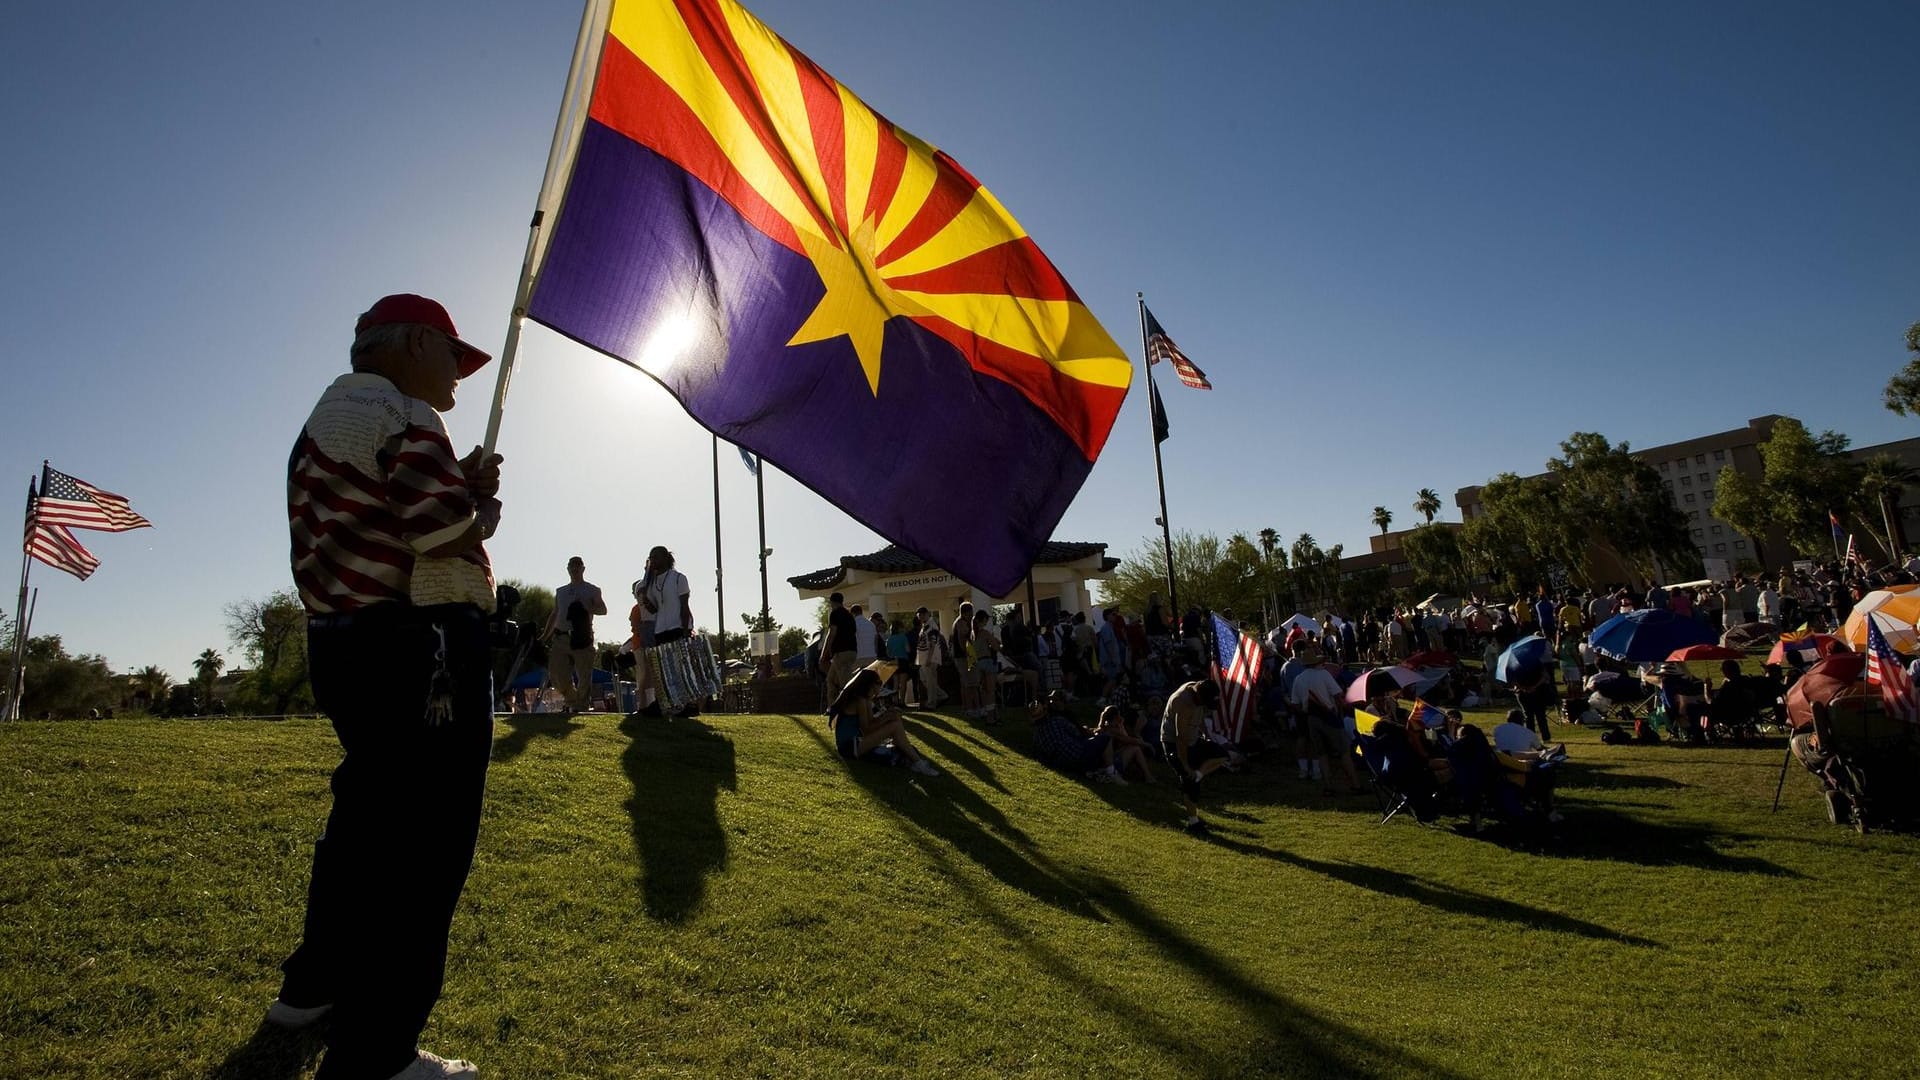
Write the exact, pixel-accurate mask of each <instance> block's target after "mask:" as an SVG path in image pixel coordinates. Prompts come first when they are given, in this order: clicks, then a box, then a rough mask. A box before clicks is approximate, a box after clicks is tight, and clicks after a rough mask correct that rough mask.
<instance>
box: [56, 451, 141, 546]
mask: <svg viewBox="0 0 1920 1080" xmlns="http://www.w3.org/2000/svg"><path fill="white" fill-rule="evenodd" d="M40 520H42V521H44V522H46V523H48V524H50V525H66V526H69V527H71V528H75V529H99V530H100V531H101V532H126V531H127V530H128V529H146V528H151V527H152V526H153V522H151V521H148V520H147V519H146V518H143V517H141V516H140V515H139V514H136V513H134V512H133V507H132V506H130V505H128V503H127V500H126V499H124V498H122V497H121V496H119V495H115V494H114V493H113V492H111V491H102V490H100V489H99V488H97V487H94V486H93V485H92V484H89V483H87V482H86V481H85V480H81V479H78V478H76V477H72V476H68V475H67V474H66V473H63V472H61V471H60V470H59V469H56V468H54V467H53V466H51V465H44V466H42V467H41V470H40Z"/></svg>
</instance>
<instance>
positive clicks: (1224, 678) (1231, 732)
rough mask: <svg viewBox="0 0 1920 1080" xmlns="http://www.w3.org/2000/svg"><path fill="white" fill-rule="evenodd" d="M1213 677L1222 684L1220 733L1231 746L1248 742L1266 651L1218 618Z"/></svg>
mask: <svg viewBox="0 0 1920 1080" xmlns="http://www.w3.org/2000/svg"><path fill="white" fill-rule="evenodd" d="M1213 641H1214V649H1215V657H1214V666H1213V677H1214V678H1215V679H1218V680H1219V682H1220V731H1221V734H1223V735H1225V736H1226V738H1227V741H1228V742H1232V743H1238V742H1240V741H1241V740H1242V739H1244V738H1246V735H1247V726H1248V725H1249V724H1251V723H1253V705H1254V697H1255V694H1256V692H1257V691H1256V689H1255V686H1256V684H1257V683H1258V682H1259V681H1260V661H1261V658H1262V656H1263V655H1264V654H1265V652H1266V650H1264V649H1262V648H1261V647H1260V643H1259V642H1258V641H1255V640H1254V639H1253V638H1251V637H1249V636H1247V635H1246V634H1243V633H1241V632H1240V631H1239V630H1237V629H1235V628H1234V626H1233V624H1232V623H1230V622H1228V621H1227V620H1225V619H1223V618H1221V617H1220V616H1218V615H1215V616H1214V617H1213Z"/></svg>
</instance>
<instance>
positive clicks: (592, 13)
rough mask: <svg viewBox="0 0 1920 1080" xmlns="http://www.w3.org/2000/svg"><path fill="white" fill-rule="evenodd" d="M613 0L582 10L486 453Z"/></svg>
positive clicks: (496, 436)
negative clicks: (596, 46)
mask: <svg viewBox="0 0 1920 1080" xmlns="http://www.w3.org/2000/svg"><path fill="white" fill-rule="evenodd" d="M607 4H608V0H586V3H585V4H584V5H582V8H581V11H580V32H579V35H578V36H577V37H575V38H574V41H573V62H572V64H571V65H570V66H569V67H568V68H567V83H566V88H565V89H564V90H563V91H562V92H561V95H560V115H559V116H557V117H555V118H554V122H553V141H552V143H551V144H550V145H549V146H548V147H547V172H546V175H545V176H544V177H543V178H542V179H541V181H540V197H539V198H538V199H537V200H535V203H534V209H533V220H532V221H530V222H528V223H527V253H526V255H525V256H524V257H523V258H522V259H521V260H520V284H519V285H518V286H517V287H515V289H514V292H513V311H512V312H511V313H510V314H509V316H508V318H507V342H506V344H505V345H504V346H502V347H501V349H500V370H499V372H498V373H497V374H496V375H495V377H494V384H493V412H492V413H491V414H489V415H488V417H487V438H486V442H485V443H484V446H485V448H486V453H488V454H491V453H493V448H494V446H495V445H497V444H498V443H499V441H500V415H501V413H502V412H503V411H504V410H505V409H506V407H507V384H508V383H509V382H511V381H512V379H513V364H514V361H515V360H516V359H517V358H518V357H519V355H520V327H521V325H522V324H523V323H524V322H525V321H526V317H527V303H528V301H529V299H530V298H531V297H532V295H533V278H534V267H535V265H536V264H537V263H538V262H539V259H540V255H541V252H542V251H543V250H544V248H543V233H542V232H541V228H542V226H543V225H544V224H545V223H546V217H547V211H548V210H549V209H552V208H553V204H554V202H555V200H557V199H558V198H559V197H560V193H559V189H562V188H564V187H565V186H566V179H567V177H568V176H570V175H571V174H572V170H573V161H572V159H573V153H572V151H573V146H572V144H573V141H574V139H575V138H577V137H578V135H579V132H580V128H581V126H582V120H583V118H584V117H585V115H586V105H587V103H586V95H587V94H588V93H590V92H591V91H592V89H593V80H594V76H595V75H596V74H597V73H598V68H599V63H600V54H599V52H598V51H597V50H595V49H594V48H593V44H594V42H596V41H598V40H599V38H600V36H601V34H602V32H603V31H604V29H605V27H606V22H607V15H608V11H607Z"/></svg>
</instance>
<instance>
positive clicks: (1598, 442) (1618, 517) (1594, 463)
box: [1547, 431, 1701, 584]
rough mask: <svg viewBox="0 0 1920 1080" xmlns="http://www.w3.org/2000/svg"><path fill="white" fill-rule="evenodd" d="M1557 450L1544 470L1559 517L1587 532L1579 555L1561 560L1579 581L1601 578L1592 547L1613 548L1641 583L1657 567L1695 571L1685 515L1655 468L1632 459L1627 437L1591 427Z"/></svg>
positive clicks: (1695, 559) (1657, 570)
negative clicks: (1617, 438) (1612, 437)
mask: <svg viewBox="0 0 1920 1080" xmlns="http://www.w3.org/2000/svg"><path fill="white" fill-rule="evenodd" d="M1560 449H1561V452H1562V454H1563V455H1564V456H1562V457H1557V458H1553V459H1551V460H1549V461H1548V462H1547V470H1548V474H1549V475H1550V476H1551V477H1552V478H1553V479H1554V480H1555V481H1557V482H1558V485H1559V486H1558V488H1557V489H1556V491H1555V492H1554V495H1555V499H1556V501H1557V502H1558V504H1559V509H1560V514H1561V516H1562V517H1563V518H1564V519H1567V521H1568V523H1569V524H1571V525H1573V526H1575V528H1578V529H1581V530H1583V531H1584V532H1585V533H1586V541H1587V542H1586V544H1585V545H1582V546H1579V548H1578V551H1579V554H1578V555H1577V556H1576V557H1573V558H1569V559H1567V560H1566V561H1565V565H1566V566H1567V568H1568V569H1569V570H1570V571H1572V572H1573V576H1574V577H1575V579H1576V580H1577V581H1580V582H1582V583H1585V584H1599V582H1598V581H1597V580H1596V577H1595V573H1594V566H1593V562H1592V554H1593V552H1595V551H1603V552H1608V553H1610V554H1612V555H1613V557H1614V558H1615V559H1616V560H1618V562H1619V563H1620V564H1621V565H1623V566H1625V567H1627V568H1629V569H1630V570H1632V571H1633V572H1634V573H1635V574H1637V575H1638V576H1639V577H1640V579H1641V580H1643V581H1651V580H1653V579H1654V578H1656V577H1658V576H1660V567H1661V566H1662V565H1664V566H1666V567H1667V568H1668V572H1669V573H1676V574H1680V575H1682V576H1683V577H1686V578H1690V577H1694V576H1696V575H1698V574H1699V573H1700V570H1701V563H1700V552H1699V549H1698V548H1696V547H1694V545H1693V535H1692V532H1691V531H1690V530H1689V528H1688V526H1687V518H1686V515H1685V514H1683V513H1682V512H1681V511H1680V509H1679V508H1678V507H1676V506H1674V505H1673V500H1672V498H1671V497H1670V496H1669V495H1668V493H1667V489H1666V486H1665V485H1664V484H1663V483H1661V481H1660V473H1659V470H1657V469H1655V468H1654V467H1653V466H1652V465H1651V464H1649V463H1647V462H1645V461H1642V460H1640V459H1639V458H1636V457H1634V456H1633V452H1632V450H1631V448H1629V447H1628V445H1627V444H1626V443H1624V442H1622V443H1619V444H1617V445H1616V444H1614V443H1610V442H1608V441H1607V438H1606V436H1604V435H1600V434H1597V433H1594V432H1590V431H1579V432H1575V433H1574V434H1573V435H1571V436H1569V437H1568V439H1567V440H1566V441H1565V442H1563V443H1561V444H1560ZM1565 532H1566V530H1565V529H1564V528H1563V529H1561V530H1559V533H1560V534H1561V536H1564V535H1565ZM1570 554H1571V553H1570Z"/></svg>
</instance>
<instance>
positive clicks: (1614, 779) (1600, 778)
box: [1559, 761, 1693, 791]
mask: <svg viewBox="0 0 1920 1080" xmlns="http://www.w3.org/2000/svg"><path fill="white" fill-rule="evenodd" d="M1559 768H1560V769H1562V770H1564V771H1565V776H1564V779H1563V780H1561V782H1560V789H1561V790H1562V791H1564V790H1567V789H1568V788H1575V787H1582V788H1605V789H1608V790H1624V789H1627V788H1644V789H1654V788H1687V787H1692V786H1693V785H1692V784H1689V783H1685V782H1684V781H1680V780H1675V779H1673V778H1672V777H1669V776H1654V775H1651V774H1648V773H1641V772H1625V771H1622V769H1621V767H1620V766H1619V765H1615V764H1611V763H1605V762H1597V761H1568V762H1566V763H1564V764H1562V765H1560V766H1559Z"/></svg>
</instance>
